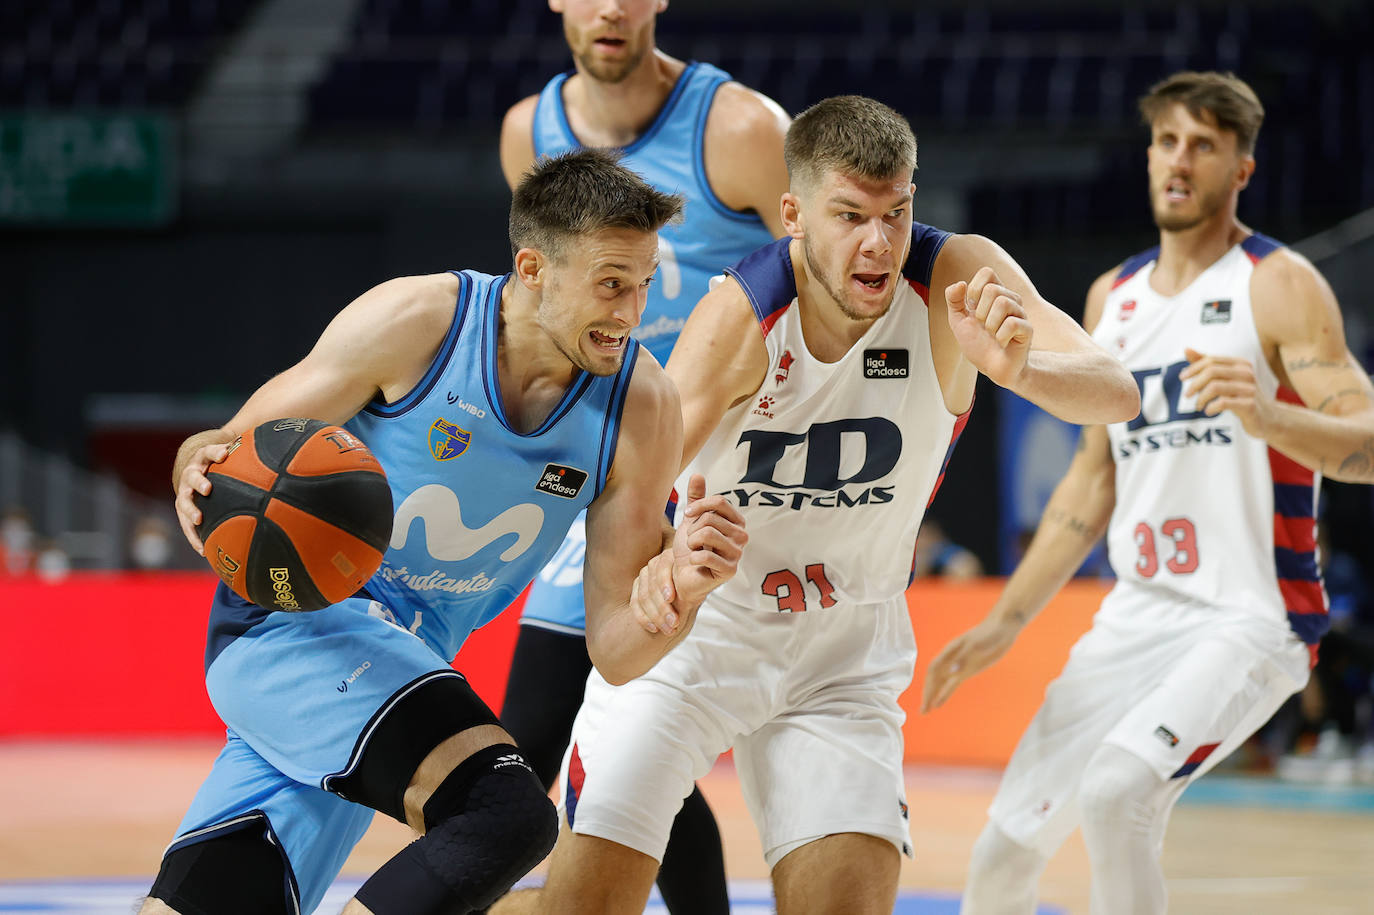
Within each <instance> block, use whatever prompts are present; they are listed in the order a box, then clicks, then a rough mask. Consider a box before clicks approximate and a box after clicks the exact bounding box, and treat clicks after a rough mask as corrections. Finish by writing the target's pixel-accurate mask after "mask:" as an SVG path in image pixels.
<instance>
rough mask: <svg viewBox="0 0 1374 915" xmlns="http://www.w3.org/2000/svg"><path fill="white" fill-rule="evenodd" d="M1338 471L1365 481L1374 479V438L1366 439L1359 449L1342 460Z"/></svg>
mask: <svg viewBox="0 0 1374 915" xmlns="http://www.w3.org/2000/svg"><path fill="white" fill-rule="evenodd" d="M1338 472H1339V473H1340V474H1342V475H1345V476H1351V477H1355V478H1356V479H1358V480H1359V481H1360V482H1363V483H1368V482H1370V481H1371V480H1374V438H1367V439H1365V440H1364V444H1362V445H1360V447H1359V449H1358V450H1356V451H1353V452H1351V454H1350V456H1349V457H1347V458H1346V459H1345V460H1343V461H1341V466H1340V469H1339V471H1338Z"/></svg>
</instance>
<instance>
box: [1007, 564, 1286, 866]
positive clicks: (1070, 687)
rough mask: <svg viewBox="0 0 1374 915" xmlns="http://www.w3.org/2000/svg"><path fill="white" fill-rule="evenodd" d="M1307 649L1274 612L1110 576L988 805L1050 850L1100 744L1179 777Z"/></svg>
mask: <svg viewBox="0 0 1374 915" xmlns="http://www.w3.org/2000/svg"><path fill="white" fill-rule="evenodd" d="M1109 604H1110V606H1109ZM1147 623H1148V624H1147ZM1308 658H1309V654H1308V651H1307V646H1305V645H1304V644H1303V643H1302V642H1301V641H1299V640H1298V639H1297V637H1296V636H1294V635H1293V633H1292V632H1289V631H1287V630H1286V628H1284V627H1282V626H1281V625H1279V624H1278V623H1275V622H1269V621H1266V620H1263V619H1260V618H1258V617H1254V616H1249V615H1240V614H1236V613H1234V612H1227V611H1222V610H1216V609H1212V608H1205V607H1200V606H1197V605H1184V604H1178V603H1161V602H1160V599H1159V597H1158V595H1157V594H1150V593H1148V592H1142V591H1139V590H1133V589H1122V588H1121V587H1118V588H1117V589H1116V590H1115V591H1113V592H1112V594H1111V595H1109V597H1108V600H1107V601H1106V602H1104V610H1103V611H1102V612H1099V614H1098V616H1097V618H1096V619H1095V620H1094V621H1093V627H1092V629H1090V630H1089V631H1088V632H1087V633H1086V634H1085V635H1084V636H1083V637H1082V638H1081V639H1079V640H1078V643H1077V644H1076V645H1074V647H1073V651H1072V652H1071V653H1070V655H1069V661H1068V663H1067V664H1066V665H1065V666H1064V670H1063V672H1062V673H1061V674H1060V675H1059V676H1058V677H1057V678H1056V679H1055V680H1054V682H1052V683H1051V684H1050V685H1049V687H1048V688H1047V689H1046V691H1045V701H1044V704H1043V705H1041V706H1040V710H1039V711H1038V712H1037V713H1036V715H1035V718H1034V719H1033V720H1032V721H1031V723H1030V726H1029V727H1027V729H1026V733H1025V734H1024V735H1022V737H1021V741H1020V743H1019V744H1017V747H1016V752H1015V753H1014V754H1013V755H1012V758H1011V761H1010V762H1009V763H1008V764H1007V769H1006V772H1005V773H1004V774H1003V776H1002V784H1001V786H1000V787H999V788H998V791H997V796H996V797H995V798H994V799H993V802H992V806H991V808H989V810H988V816H989V817H990V818H991V819H992V820H993V822H995V823H996V824H997V825H998V827H999V828H1000V829H1001V830H1002V831H1003V832H1004V833H1006V834H1007V836H1009V837H1010V838H1012V839H1013V840H1015V841H1016V842H1018V843H1020V844H1022V845H1024V846H1026V847H1028V848H1032V849H1035V850H1037V851H1039V852H1041V853H1042V854H1044V855H1047V856H1048V855H1052V854H1053V853H1054V851H1055V850H1056V849H1057V848H1058V847H1059V846H1060V845H1061V844H1062V843H1063V842H1064V840H1065V839H1066V838H1068V837H1069V834H1070V833H1072V832H1073V830H1074V828H1075V827H1076V826H1077V825H1078V820H1079V811H1078V787H1079V782H1080V781H1081V779H1082V776H1083V770H1084V768H1085V766H1086V765H1087V762H1088V760H1089V758H1090V757H1091V756H1092V755H1093V753H1094V752H1095V751H1096V750H1097V748H1098V747H1099V746H1101V745H1103V744H1109V745H1112V746H1116V747H1120V748H1121V749H1123V750H1126V751H1127V752H1129V753H1131V754H1133V755H1135V756H1138V757H1139V758H1140V759H1142V760H1144V761H1145V762H1146V763H1147V764H1149V765H1150V766H1151V767H1152V768H1153V769H1154V770H1155V772H1156V773H1158V774H1159V776H1160V778H1162V779H1166V780H1171V781H1172V780H1175V779H1177V780H1181V783H1182V784H1186V783H1187V782H1189V781H1191V780H1192V779H1195V778H1197V777H1198V776H1200V775H1202V774H1203V773H1204V772H1206V771H1208V770H1209V769H1211V768H1212V767H1213V766H1215V765H1216V764H1217V763H1218V762H1220V761H1221V760H1222V759H1224V758H1226V756H1228V755H1229V754H1230V753H1231V752H1232V751H1233V750H1235V749H1236V747H1238V746H1240V744H1241V743H1242V742H1243V741H1244V740H1245V739H1246V738H1247V737H1249V736H1250V735H1251V734H1253V733H1254V732H1255V731H1256V730H1257V729H1258V728H1259V727H1260V725H1262V724H1264V722H1266V721H1268V720H1269V718H1270V716H1271V715H1273V714H1274V712H1275V711H1277V710H1278V708H1279V706H1281V705H1282V704H1283V703H1284V700H1286V699H1287V698H1288V697H1289V696H1291V695H1292V694H1293V693H1295V692H1297V691H1298V690H1300V689H1302V687H1303V686H1304V684H1305V683H1306V682H1307V668H1308Z"/></svg>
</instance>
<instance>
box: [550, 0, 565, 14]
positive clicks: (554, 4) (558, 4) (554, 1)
mask: <svg viewBox="0 0 1374 915" xmlns="http://www.w3.org/2000/svg"><path fill="white" fill-rule="evenodd" d="M549 10H550V11H552V12H555V13H558V14H559V15H560V16H561V15H562V14H563V0H549Z"/></svg>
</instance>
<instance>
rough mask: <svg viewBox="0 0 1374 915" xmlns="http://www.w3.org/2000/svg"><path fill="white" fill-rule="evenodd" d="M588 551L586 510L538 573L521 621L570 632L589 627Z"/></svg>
mask: <svg viewBox="0 0 1374 915" xmlns="http://www.w3.org/2000/svg"><path fill="white" fill-rule="evenodd" d="M586 555H587V512H586V511H585V510H584V511H582V512H581V513H580V514H578V516H577V520H575V521H573V523H572V527H570V528H568V535H567V536H566V537H564V538H563V545H562V546H560V547H559V548H558V552H557V553H554V554H553V558H552V559H550V560H549V562H548V564H547V565H545V566H544V568H542V569H540V570H539V574H538V575H537V576H535V579H534V583H533V584H532V585H530V593H529V595H528V596H527V597H526V598H525V609H524V610H523V611H522V612H521V615H520V622H521V623H522V624H525V625H530V626H539V627H541V628H544V629H552V630H554V631H556V632H566V633H568V634H570V635H581V634H582V633H583V632H585V631H586V629H587V608H586V605H585V603H584V602H583V597H582V560H583V559H584V558H585V557H586Z"/></svg>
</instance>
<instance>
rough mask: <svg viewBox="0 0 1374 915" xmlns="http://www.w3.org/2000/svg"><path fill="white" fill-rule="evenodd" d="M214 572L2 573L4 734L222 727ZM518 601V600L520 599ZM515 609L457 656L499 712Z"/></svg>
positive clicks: (0, 709) (0, 728) (182, 731)
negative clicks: (211, 635)
mask: <svg viewBox="0 0 1374 915" xmlns="http://www.w3.org/2000/svg"><path fill="white" fill-rule="evenodd" d="M216 581H217V580H216V579H215V577H214V576H213V575H210V574H208V573H206V574H201V573H198V572H196V573H162V574H157V575H143V574H99V573H77V574H73V575H71V576H69V577H67V578H65V579H63V580H62V581H61V582H57V583H52V584H49V583H47V582H43V581H41V580H39V579H38V578H35V577H25V578H0V736H42V737H71V736H114V735H119V736H130V735H140V736H161V735H188V734H215V735H218V734H221V733H223V731H224V725H222V724H221V723H220V721H219V718H218V717H217V716H216V715H215V711H214V709H213V708H211V706H210V700H209V698H207V697H206V695H205V667H204V651H205V621H206V618H207V617H208V616H209V613H210V597H211V594H212V592H213V591H214V588H215V584H216ZM517 603H520V601H517ZM518 618H519V615H518V613H511V612H507V613H503V614H502V615H501V616H499V617H497V619H496V620H495V621H494V622H492V623H491V624H490V625H488V626H486V627H485V628H483V629H480V630H478V631H477V632H475V633H473V635H472V637H471V638H469V639H468V641H467V644H465V645H464V646H463V651H462V653H461V654H460V655H459V659H458V661H457V662H456V663H455V665H454V666H456V667H457V668H458V669H459V670H461V671H462V672H463V673H464V674H465V675H466V676H467V678H468V681H469V682H470V683H472V686H473V688H474V689H475V690H476V691H477V694H478V695H480V696H481V697H482V698H483V699H484V700H485V701H486V702H487V703H488V704H489V705H491V706H492V707H493V708H500V705H501V699H502V697H503V696H504V695H505V689H506V669H507V667H508V666H509V664H510V656H511V653H512V652H513V651H514V650H515V635H516V623H517V620H518Z"/></svg>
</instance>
